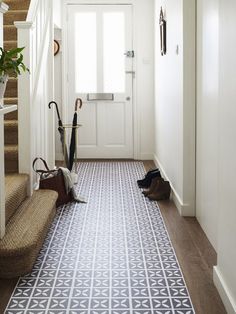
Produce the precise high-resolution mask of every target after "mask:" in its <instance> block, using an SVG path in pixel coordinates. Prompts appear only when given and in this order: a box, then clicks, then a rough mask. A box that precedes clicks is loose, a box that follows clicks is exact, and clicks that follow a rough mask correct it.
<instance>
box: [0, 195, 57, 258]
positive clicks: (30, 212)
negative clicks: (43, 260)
mask: <svg viewBox="0 0 236 314" xmlns="http://www.w3.org/2000/svg"><path fill="white" fill-rule="evenodd" d="M56 200H57V193H56V192H55V191H50V190H38V191H35V192H34V193H33V195H32V197H29V198H27V199H26V200H25V201H24V202H23V203H22V205H21V206H20V207H19V208H18V210H17V212H16V213H15V215H14V216H13V217H12V218H11V219H10V221H9V223H8V224H7V226H6V234H5V236H4V237H3V239H2V241H1V242H0V256H1V255H2V254H3V251H5V253H9V254H10V253H11V252H9V250H10V251H13V250H14V251H15V250H16V251H19V253H23V252H22V249H25V250H26V249H27V248H28V249H29V248H30V247H32V245H35V243H37V242H35V239H36V238H37V236H39V235H38V233H39V232H40V224H41V223H44V222H45V221H44V219H45V218H47V216H48V215H49V214H50V210H51V209H52V207H53V206H54V205H55V202H56ZM39 213H40V215H39ZM13 236H14V237H13Z"/></svg>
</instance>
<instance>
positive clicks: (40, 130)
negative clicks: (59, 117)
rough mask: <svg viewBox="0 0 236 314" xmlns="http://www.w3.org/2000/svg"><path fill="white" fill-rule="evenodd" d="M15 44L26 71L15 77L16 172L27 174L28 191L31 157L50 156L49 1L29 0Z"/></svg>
mask: <svg viewBox="0 0 236 314" xmlns="http://www.w3.org/2000/svg"><path fill="white" fill-rule="evenodd" d="M14 24H15V26H16V27H17V32H18V47H25V49H24V50H23V52H22V53H23V57H24V62H25V64H26V66H27V67H28V68H29V69H30V75H29V74H23V75H20V76H19V77H18V104H19V105H18V125H19V127H18V128H19V146H18V147H19V172H20V173H26V174H28V175H29V177H30V191H29V193H30V194H31V193H32V191H33V189H34V187H35V186H36V185H37V184H36V181H37V178H36V177H35V174H34V173H33V171H32V160H33V159H34V158H35V157H43V158H44V159H47V161H48V163H49V165H50V166H52V163H54V162H55V158H54V140H53V138H52V136H53V134H54V130H53V128H54V124H53V112H51V111H50V110H48V108H47V104H48V102H49V101H50V100H52V99H53V46H52V45H53V12H52V2H51V1H48V0H31V4H30V9H29V13H28V16H27V20H26V21H24V22H15V23H14Z"/></svg>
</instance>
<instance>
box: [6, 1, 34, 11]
mask: <svg viewBox="0 0 236 314" xmlns="http://www.w3.org/2000/svg"><path fill="white" fill-rule="evenodd" d="M4 3H6V4H7V5H8V6H9V10H28V8H29V4H30V0H23V1H19V0H5V1H4Z"/></svg>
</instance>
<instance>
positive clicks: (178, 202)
mask: <svg viewBox="0 0 236 314" xmlns="http://www.w3.org/2000/svg"><path fill="white" fill-rule="evenodd" d="M153 160H154V163H155V165H156V166H157V167H158V168H159V169H160V171H161V175H162V177H163V178H164V179H165V180H167V181H169V182H170V186H171V199H172V200H173V202H174V203H175V206H176V207H177V208H178V211H179V213H180V215H181V216H193V215H192V213H191V208H190V206H189V204H184V202H183V200H182V199H181V197H180V196H179V194H178V193H177V191H176V190H175V188H174V187H173V185H172V184H171V180H170V179H169V178H168V176H167V174H166V172H165V169H164V167H163V166H162V164H161V163H160V161H159V160H158V158H157V156H156V155H155V154H154V155H153Z"/></svg>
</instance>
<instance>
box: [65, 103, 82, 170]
mask: <svg viewBox="0 0 236 314" xmlns="http://www.w3.org/2000/svg"><path fill="white" fill-rule="evenodd" d="M78 102H79V103H80V105H79V108H81V107H82V100H81V99H80V98H77V99H76V101H75V113H74V117H73V122H72V131H71V139H70V156H69V167H68V169H69V170H70V171H71V170H72V168H73V163H74V157H75V149H76V141H75V136H76V127H77V110H78Z"/></svg>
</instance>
